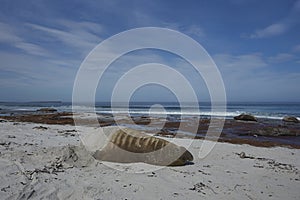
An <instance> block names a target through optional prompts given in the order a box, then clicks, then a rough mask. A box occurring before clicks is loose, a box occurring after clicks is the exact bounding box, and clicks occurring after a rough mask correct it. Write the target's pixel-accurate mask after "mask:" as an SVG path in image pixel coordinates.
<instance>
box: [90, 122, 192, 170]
mask: <svg viewBox="0 0 300 200" xmlns="http://www.w3.org/2000/svg"><path fill="white" fill-rule="evenodd" d="M94 157H95V158H96V159H98V160H103V161H111V162H121V163H132V162H145V163H148V164H154V165H164V166H179V165H185V164H186V163H187V162H189V161H192V160H193V156H192V154H191V153H190V152H189V151H188V150H187V149H186V148H184V147H181V146H178V145H176V144H173V143H171V142H168V141H166V140H164V139H161V138H156V137H153V136H149V135H147V134H144V133H141V132H140V131H137V130H133V129H128V128H126V129H119V130H117V131H116V132H114V133H113V134H112V135H111V136H110V138H109V142H108V143H107V144H106V146H105V147H104V148H103V149H101V150H97V151H96V152H95V154H94Z"/></svg>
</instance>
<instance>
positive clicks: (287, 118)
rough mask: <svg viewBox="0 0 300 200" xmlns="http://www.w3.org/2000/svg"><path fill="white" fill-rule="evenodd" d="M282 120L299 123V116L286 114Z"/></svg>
mask: <svg viewBox="0 0 300 200" xmlns="http://www.w3.org/2000/svg"><path fill="white" fill-rule="evenodd" d="M282 121H284V122H292V123H299V120H298V119H297V117H293V116H285V117H284V118H283V119H282Z"/></svg>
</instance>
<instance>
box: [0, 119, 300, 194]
mask: <svg viewBox="0 0 300 200" xmlns="http://www.w3.org/2000/svg"><path fill="white" fill-rule="evenodd" d="M37 126H44V127H47V128H48V129H47V130H42V129H33V128H34V127H37ZM73 129H75V127H73V126H59V125H42V124H32V123H17V124H15V125H14V123H13V122H2V123H0V135H1V139H0V144H1V145H0V151H1V154H0V179H1V183H0V189H1V191H0V198H1V199H23V198H24V199H27V198H30V199H42V198H44V199H269V198H270V199H300V175H299V169H300V150H297V149H288V148H281V147H277V148H260V147H252V146H249V145H233V144H227V143H218V144H217V145H216V146H215V148H214V149H213V151H212V152H211V153H210V154H209V156H207V157H206V158H204V159H199V158H198V156H197V155H198V152H199V149H200V147H201V144H202V141H201V140H196V141H195V142H193V144H192V146H191V148H189V149H190V151H191V152H192V153H193V155H194V158H195V160H194V164H193V165H187V166H182V167H164V168H161V169H159V170H157V171H154V172H146V173H141V172H142V169H143V167H145V169H149V167H151V166H149V165H147V164H141V163H138V164H118V163H110V165H111V166H114V167H116V168H118V169H121V170H123V171H119V170H116V169H113V168H110V167H108V166H107V164H108V163H105V162H101V161H96V160H94V159H93V158H92V157H91V156H90V154H88V153H87V151H85V149H83V148H82V147H81V146H80V139H79V137H78V135H77V133H76V132H72V130H73ZM64 130H69V132H65V131H64ZM93 130H95V128H89V127H81V128H80V133H82V134H85V133H88V132H91V131H93ZM174 142H175V143H177V144H181V145H185V144H186V143H188V142H189V140H187V139H175V141H174ZM240 152H245V154H246V155H247V156H250V157H251V156H253V157H255V158H252V159H251V158H243V159H242V158H240V156H239V155H237V153H240ZM137 171H138V172H140V173H134V172H137Z"/></svg>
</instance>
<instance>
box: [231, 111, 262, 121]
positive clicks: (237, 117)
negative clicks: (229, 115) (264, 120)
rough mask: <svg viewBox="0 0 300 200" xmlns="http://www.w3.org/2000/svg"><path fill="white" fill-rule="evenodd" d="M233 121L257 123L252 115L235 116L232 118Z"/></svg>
mask: <svg viewBox="0 0 300 200" xmlns="http://www.w3.org/2000/svg"><path fill="white" fill-rule="evenodd" d="M234 119H235V120H240V121H253V122H257V119H256V117H254V116H253V115H250V114H244V113H243V114H240V115H239V116H235V117H234Z"/></svg>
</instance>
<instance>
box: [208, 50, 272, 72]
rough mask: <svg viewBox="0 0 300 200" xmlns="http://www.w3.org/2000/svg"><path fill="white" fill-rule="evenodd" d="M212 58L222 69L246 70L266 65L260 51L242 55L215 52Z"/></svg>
mask: <svg viewBox="0 0 300 200" xmlns="http://www.w3.org/2000/svg"><path fill="white" fill-rule="evenodd" d="M213 58H214V60H215V62H216V63H217V64H218V65H220V67H222V68H224V69H232V70H247V69H255V68H261V67H265V66H267V63H266V62H265V61H264V60H263V57H262V55H261V54H260V53H253V54H244V55H230V54H217V55H215V56H213Z"/></svg>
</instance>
